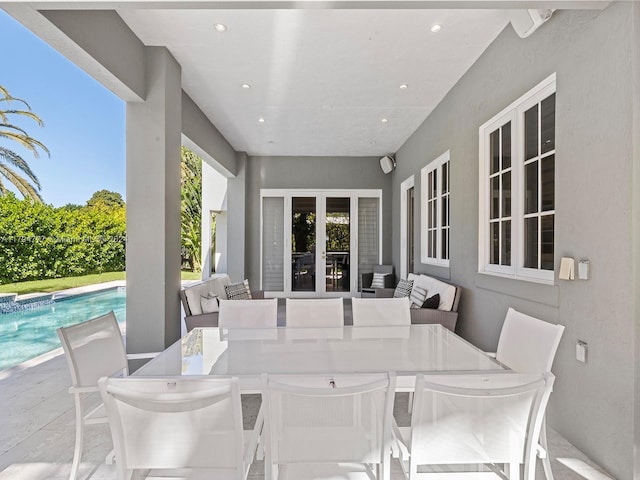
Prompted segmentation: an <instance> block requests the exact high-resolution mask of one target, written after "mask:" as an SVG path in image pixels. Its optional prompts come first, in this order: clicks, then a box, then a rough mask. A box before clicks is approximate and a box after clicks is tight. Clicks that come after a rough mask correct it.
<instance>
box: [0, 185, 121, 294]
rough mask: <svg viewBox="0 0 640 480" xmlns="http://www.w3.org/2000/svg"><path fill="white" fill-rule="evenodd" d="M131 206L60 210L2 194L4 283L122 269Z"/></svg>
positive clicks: (0, 272) (0, 274)
mask: <svg viewBox="0 0 640 480" xmlns="http://www.w3.org/2000/svg"><path fill="white" fill-rule="evenodd" d="M125 235H126V216H125V207H124V205H123V206H114V207H107V206H104V205H100V206H94V207H78V208H76V207H73V208H69V207H68V206H65V207H60V208H55V207H53V206H51V205H46V204H43V203H35V202H33V201H31V200H29V199H23V200H20V199H18V198H16V196H15V195H14V194H12V193H10V192H9V193H7V195H5V196H4V197H0V283H11V282H19V281H24V280H39V279H45V278H58V277H67V276H74V275H84V274H89V273H101V272H111V271H122V270H124V267H125V246H126V240H125Z"/></svg>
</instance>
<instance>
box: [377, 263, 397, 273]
mask: <svg viewBox="0 0 640 480" xmlns="http://www.w3.org/2000/svg"><path fill="white" fill-rule="evenodd" d="M373 273H385V274H387V273H391V274H393V265H374V266H373Z"/></svg>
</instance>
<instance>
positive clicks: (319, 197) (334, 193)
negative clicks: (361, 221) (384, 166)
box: [260, 188, 382, 298]
mask: <svg viewBox="0 0 640 480" xmlns="http://www.w3.org/2000/svg"><path fill="white" fill-rule="evenodd" d="M264 197H282V198H284V218H285V222H284V237H285V238H284V242H283V243H284V267H285V268H284V269H283V271H284V279H283V284H284V291H282V292H271V291H269V292H265V296H267V297H289V298H296V297H306V298H309V297H322V296H332V297H344V298H350V297H352V296H353V295H354V294H355V293H356V292H357V291H358V199H359V198H371V197H373V198H378V199H379V201H380V203H379V212H378V215H379V225H380V228H379V230H380V231H379V236H380V239H379V246H380V247H379V250H380V251H379V252H378V257H379V259H378V262H379V263H382V190H379V189H348V190H347V189H326V190H317V189H269V188H265V189H261V190H260V288H261V289H262V265H263V255H264V249H263V240H262V232H263V228H262V225H263V219H262V205H263V200H262V199H263V198H264ZM293 197H316V215H317V221H316V247H319V246H322V248H316V259H315V260H316V272H324V271H325V269H326V264H325V256H326V252H325V245H326V218H325V216H326V199H327V198H333V197H338V198H350V200H351V203H350V219H349V222H350V242H349V248H350V249H351V251H350V252H349V254H350V263H349V267H350V268H349V289H350V290H349V291H348V292H326V284H325V280H324V275H323V276H322V281H319V280H318V278H317V277H316V290H315V291H302V292H294V291H292V285H291V268H290V267H289V268H287V266H289V265H291V259H292V257H291V233H292V232H291V221H290V219H291V208H292V200H291V199H292V198H293Z"/></svg>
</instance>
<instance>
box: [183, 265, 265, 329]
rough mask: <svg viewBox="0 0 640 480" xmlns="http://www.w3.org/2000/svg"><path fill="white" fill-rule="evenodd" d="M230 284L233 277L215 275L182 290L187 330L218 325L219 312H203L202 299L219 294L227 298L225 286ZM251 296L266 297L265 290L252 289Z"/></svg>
mask: <svg viewBox="0 0 640 480" xmlns="http://www.w3.org/2000/svg"><path fill="white" fill-rule="evenodd" d="M230 284H231V279H230V278H229V276H228V275H214V276H213V277H211V278H208V279H206V280H203V281H201V282H198V283H195V284H191V285H189V286H188V287H186V288H183V289H181V290H180V301H181V302H182V308H184V315H185V316H184V323H185V325H186V327H187V331H190V330H193V329H194V328H197V327H217V326H218V312H217V311H216V312H210V313H203V311H202V299H203V298H207V297H213V296H217V297H218V298H220V299H222V300H226V299H227V293H226V291H225V288H224V287H225V285H230ZM251 297H252V298H254V299H258V298H264V292H262V291H260V290H257V291H256V290H252V291H251Z"/></svg>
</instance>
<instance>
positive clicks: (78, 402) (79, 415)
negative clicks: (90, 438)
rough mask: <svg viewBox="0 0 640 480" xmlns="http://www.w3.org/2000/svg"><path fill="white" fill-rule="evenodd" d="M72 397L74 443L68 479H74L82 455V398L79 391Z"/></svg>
mask: <svg viewBox="0 0 640 480" xmlns="http://www.w3.org/2000/svg"><path fill="white" fill-rule="evenodd" d="M73 398H74V402H75V405H76V445H75V448H74V450H73V463H72V464H71V473H70V474H69V480H76V478H77V476H78V470H79V468H80V458H81V457H82V442H83V440H84V411H83V410H82V399H81V398H80V394H79V393H76V394H75V395H74V396H73Z"/></svg>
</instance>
